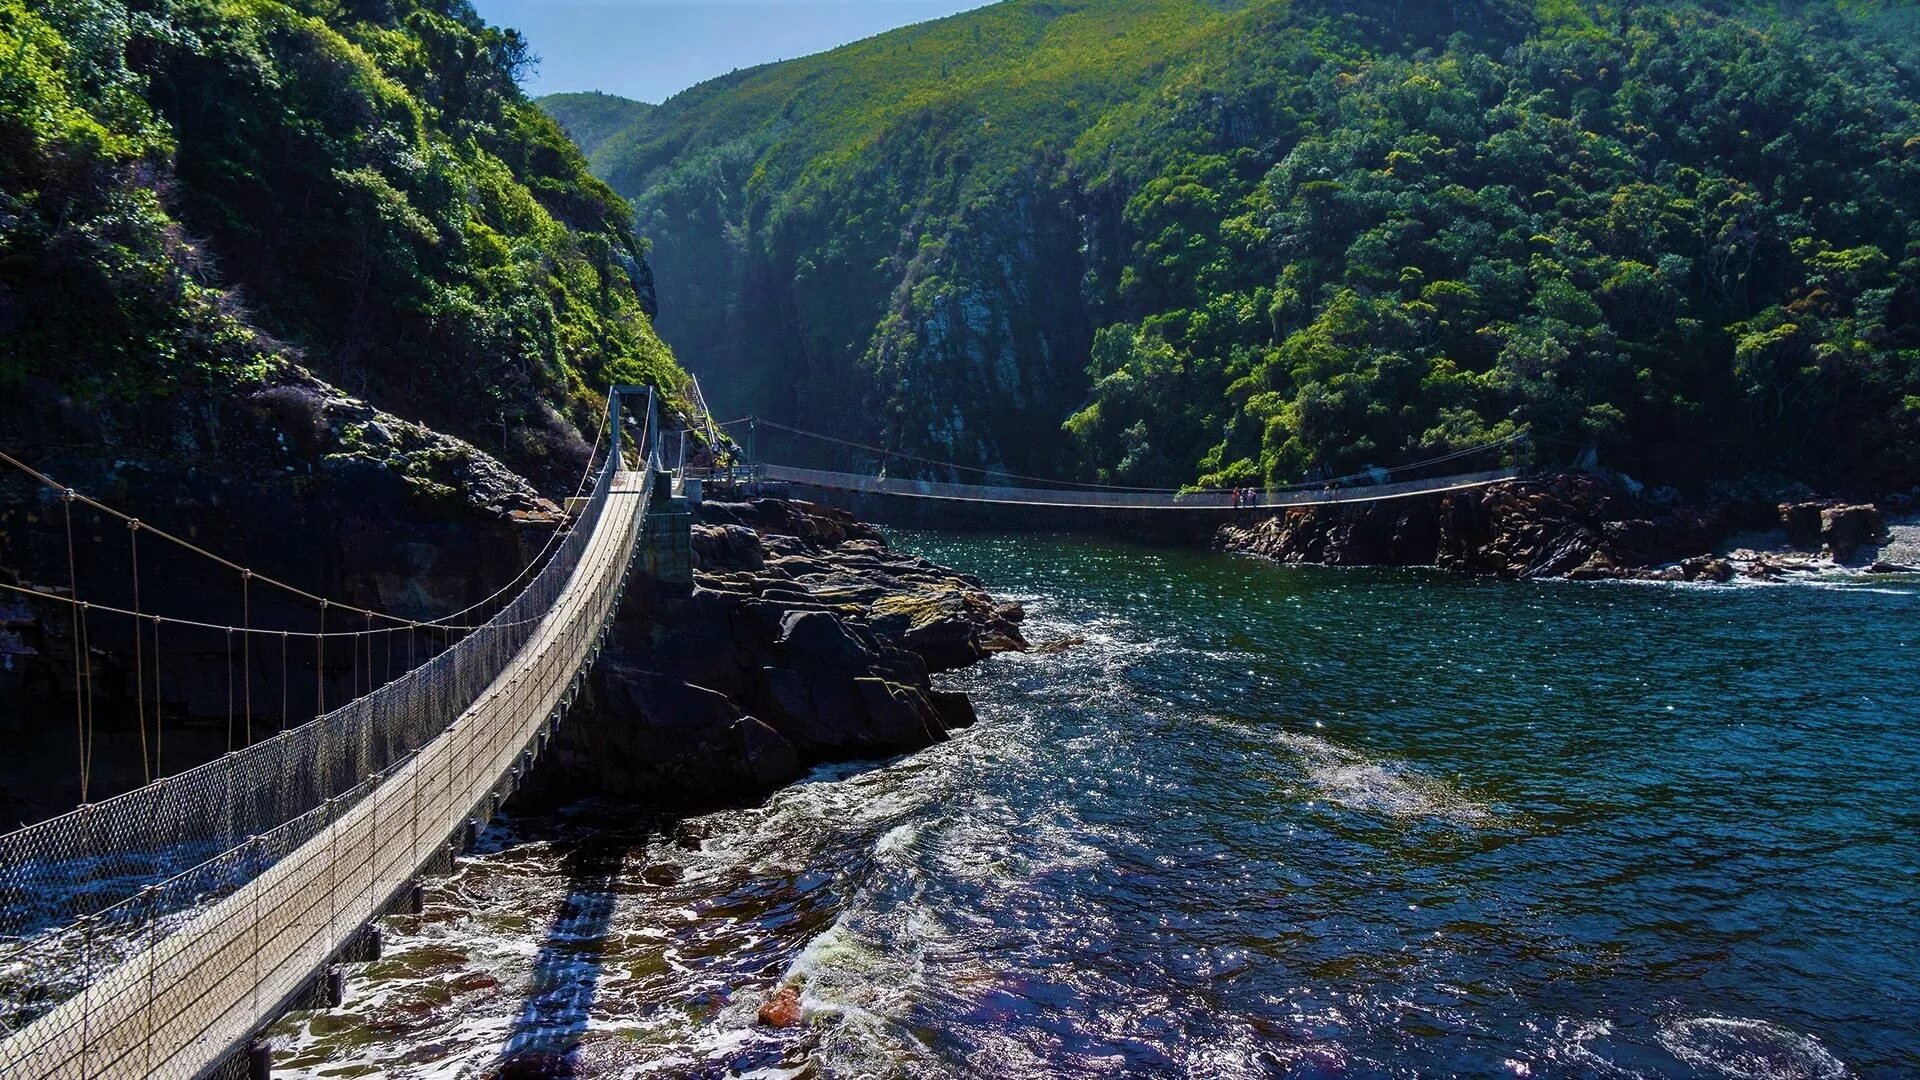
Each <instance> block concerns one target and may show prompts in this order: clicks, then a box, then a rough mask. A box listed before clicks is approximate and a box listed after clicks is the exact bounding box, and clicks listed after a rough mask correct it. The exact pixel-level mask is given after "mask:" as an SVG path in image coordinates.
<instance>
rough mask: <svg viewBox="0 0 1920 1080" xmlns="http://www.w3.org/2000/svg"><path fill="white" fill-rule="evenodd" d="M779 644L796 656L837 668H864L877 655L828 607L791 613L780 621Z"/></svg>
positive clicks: (799, 658) (847, 670)
mask: <svg viewBox="0 0 1920 1080" xmlns="http://www.w3.org/2000/svg"><path fill="white" fill-rule="evenodd" d="M778 645H779V646H780V648H781V649H782V650H783V651H784V652H786V653H787V654H788V655H789V656H791V657H794V658H795V659H796V660H803V661H805V662H808V663H810V664H812V665H818V666H820V667H823V668H825V669H826V670H828V671H834V672H854V671H861V670H865V669H866V668H869V667H871V666H872V665H873V661H874V659H875V657H874V654H873V653H871V652H869V651H868V650H867V648H866V647H865V646H863V645H861V644H860V642H858V641H856V640H854V637H853V635H852V634H850V633H848V632H847V628H846V626H845V625H844V624H843V623H842V622H841V621H840V619H839V618H838V617H837V616H835V615H834V614H832V613H831V612H826V611H794V612H790V613H788V614H787V615H786V616H785V617H784V618H782V619H781V621H780V639H779V641H778Z"/></svg>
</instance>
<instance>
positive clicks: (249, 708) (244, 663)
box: [240, 570, 253, 746]
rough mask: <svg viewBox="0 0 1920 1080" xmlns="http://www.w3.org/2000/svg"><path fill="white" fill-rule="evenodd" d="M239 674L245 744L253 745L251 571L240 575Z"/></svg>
mask: <svg viewBox="0 0 1920 1080" xmlns="http://www.w3.org/2000/svg"><path fill="white" fill-rule="evenodd" d="M240 626H241V633H240V674H241V677H242V678H244V679H245V680H246V687H247V688H246V695H245V707H246V720H245V723H246V726H247V745H248V746H252V745H253V571H251V570H249V571H247V572H246V573H244V574H242V575H241V576H240Z"/></svg>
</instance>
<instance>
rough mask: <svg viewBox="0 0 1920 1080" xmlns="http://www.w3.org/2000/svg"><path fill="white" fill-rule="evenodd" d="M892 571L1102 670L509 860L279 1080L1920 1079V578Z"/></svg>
mask: <svg viewBox="0 0 1920 1080" xmlns="http://www.w3.org/2000/svg"><path fill="white" fill-rule="evenodd" d="M895 540H896V543H897V545H899V546H901V547H904V548H907V549H910V550H914V551H917V552H919V553H921V554H925V555H927V556H929V557H931V558H934V559H936V560H938V561H941V562H944V563H946V564H948V565H951V566H955V567H959V568H963V569H966V570H969V571H972V572H974V573H977V574H979V575H980V576H982V577H983V578H985V579H986V580H987V582H988V584H989V586H991V587H992V588H994V589H995V590H996V591H997V592H998V593H1000V594H1001V595H1003V596H1006V597H1010V598H1015V599H1019V600H1020V601H1022V602H1023V603H1024V604H1026V606H1027V608H1028V611H1029V613H1030V618H1029V627H1028V628H1029V636H1030V637H1032V638H1033V639H1034V640H1035V641H1036V642H1044V641H1048V640H1052V639H1056V638H1061V637H1067V636H1074V637H1083V638H1085V642H1084V643H1083V644H1079V645H1076V646H1074V647H1071V648H1068V649H1066V650H1065V651H1063V652H1059V653H1057V654H1053V655H1028V656H1016V657H1003V658H998V659H995V660H992V661H989V662H987V663H985V664H982V665H980V666H978V667H976V668H974V669H972V670H969V671H967V672H963V673H960V674H958V675H957V676H954V677H952V679H951V683H950V685H953V686H955V687H957V688H960V689H965V690H967V691H968V692H970V693H971V694H973V695H974V698H975V701H976V703H977V705H978V706H979V710H980V714H981V723H980V724H979V725H978V726H977V727H976V728H974V729H972V730H971V731H968V732H966V733H964V734H962V735H960V736H959V737H957V738H956V739H954V740H953V741H952V742H950V743H946V744H943V745H941V746H939V747H936V748H934V749H932V750H929V751H926V752H923V753H920V754H916V755H911V756H908V757H905V758H901V759H898V760H894V761H890V762H885V763H869V764H865V765H858V766H835V767H830V768H825V769H822V770H819V771H818V772H816V773H815V774H814V775H813V776H812V777H810V778H809V779H808V780H807V781H806V782H804V783H801V784H799V785H796V786H794V787H792V788H789V789H787V790H785V791H782V792H780V793H779V794H777V795H775V796H773V797H772V798H771V799H770V800H769V801H768V802H767V803H765V804H764V805H762V806H759V807H756V808H753V809H746V810H738V811H730V812H725V813H719V814H713V815H709V816H705V817H701V818H696V819H692V820H688V821H670V820H662V819H657V818H654V817H651V816H650V815H648V814H647V813H646V812H644V811H641V810H635V809H632V808H618V807H607V806H595V805H585V806H580V807H576V808H573V809H572V810H570V811H568V812H566V813H563V814H559V815H555V816H550V817H528V818H520V819H513V820H508V821H505V822H503V823H502V824H500V825H499V826H497V827H496V828H495V829H493V830H492V831H491V832H490V833H489V834H488V835H487V837H486V838H485V844H484V845H483V848H482V850H481V853H480V854H479V855H477V856H476V857H474V858H471V859H468V860H465V861H463V863H462V864H461V866H460V867H459V869H458V870H457V872H456V873H455V875H454V876H453V877H451V878H449V879H447V880H445V881H442V882H438V883H436V884H435V885H434V887H433V889H432V890H431V891H430V894H429V902H428V907H427V911H426V914H425V915H424V916H422V917H419V918H412V917H396V918H392V919H389V920H387V932H388V941H389V944H388V949H387V954H386V958H385V959H383V960H382V961H380V962H378V963H377V964H373V965H366V966H358V967H355V968H352V969H350V971H349V984H350V992H349V998H348V1001H347V1004H346V1006H345V1007H344V1008H343V1009H340V1010H337V1011H335V1012H332V1013H325V1014H302V1015H298V1016H295V1017H292V1018H289V1019H288V1020H287V1021H284V1022H283V1023H282V1024H281V1025H280V1027H279V1028H278V1029H277V1035H276V1041H277V1042H278V1043H279V1045H280V1047H281V1054H280V1064H279V1069H278V1070H277V1071H276V1075H293V1076H306V1077H316V1078H317V1077H323V1076H324V1077H339V1076H355V1075H388V1076H407V1077H457V1076H493V1075H498V1076H503V1077H534V1076H576V1075H577V1076H600V1077H624V1076H675V1077H678V1076H714V1077H720V1076H736V1075H737V1076H749V1077H892V1076H898V1077H916V1078H917V1077H945V1076H952V1077H991V1078H994V1080H1013V1078H1026V1077H1055V1076H1075V1077H1078V1076H1086V1077H1122V1076H1141V1077H1195V1078H1230V1077H1268V1076H1287V1077H1302V1078H1307V1077H1311V1078H1333V1077H1375V1076H1382V1077H1415V1076H1420V1077H1435V1076H1454V1075H1457V1076H1471V1077H1496V1076H1511V1077H1529V1076H1532V1077H1548V1076H1553V1077H1600V1078H1606V1077H1622V1078H1625V1077H1733V1078H1743V1080H1744V1078H1777V1080H1788V1078H1801V1077H1844V1076H1858V1077H1877V1076H1903V1075H1914V1074H1920V840H1916V836H1920V582H1914V581H1904V582H1903V581H1895V580H1882V581H1877V582H1870V581H1866V580H1859V581H1854V582H1834V583H1827V584H1798V585H1785V586H1746V587H1704V588H1696V587H1683V586H1671V585H1629V584H1592V585H1579V584H1566V583H1551V584H1511V583H1495V582H1479V581H1468V580H1462V579H1458V578H1452V577H1448V576H1445V575H1442V574H1438V573H1433V572H1423V571H1335V570H1326V569H1320V568H1285V567H1277V566H1272V565H1268V564H1265V563H1261V562H1256V561H1251V560H1247V559H1238V558H1231V557H1227V556H1219V555H1210V554H1204V553H1197V552H1180V551H1168V550H1159V549H1147V548H1138V547H1131V546H1126V545H1118V544H1103V543H1095V542H1089V541H1086V540H1078V539H1073V540H1070V539H1036V538H1032V537H1020V538H994V537H984V538H983V537H957V536H941V535H931V534H902V535H898V536H896V538H895ZM794 982H797V983H798V984H799V985H800V986H801V988H802V991H801V993H802V1000H803V1002H804V1004H805V1006H806V1009H807V1015H808V1019H807V1022H806V1023H804V1024H802V1025H800V1026H798V1027H796V1028H792V1029H788V1030H780V1031H776V1030H772V1029H768V1028H765V1027H761V1026H758V1025H756V1024H755V1022H754V1020H755V1014H756V1012H757V1010H758V1009H759V1007H760V1006H761V1004H762V1003H763V1002H765V1001H766V999H767V997H768V995H769V994H770V993H771V992H772V991H773V990H774V989H775V988H776V987H777V986H778V985H781V984H782V983H794Z"/></svg>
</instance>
